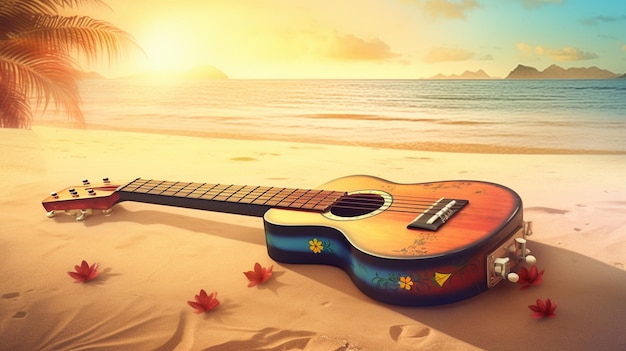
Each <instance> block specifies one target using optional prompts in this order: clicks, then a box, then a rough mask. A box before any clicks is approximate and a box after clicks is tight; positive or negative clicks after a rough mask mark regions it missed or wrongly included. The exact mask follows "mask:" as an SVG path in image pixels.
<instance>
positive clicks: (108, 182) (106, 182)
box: [102, 177, 111, 184]
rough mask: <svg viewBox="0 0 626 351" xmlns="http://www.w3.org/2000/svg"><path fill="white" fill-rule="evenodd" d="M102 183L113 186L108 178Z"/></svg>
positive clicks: (103, 179)
mask: <svg viewBox="0 0 626 351" xmlns="http://www.w3.org/2000/svg"><path fill="white" fill-rule="evenodd" d="M102 182H103V183H104V184H111V180H109V178H108V177H105V178H102Z"/></svg>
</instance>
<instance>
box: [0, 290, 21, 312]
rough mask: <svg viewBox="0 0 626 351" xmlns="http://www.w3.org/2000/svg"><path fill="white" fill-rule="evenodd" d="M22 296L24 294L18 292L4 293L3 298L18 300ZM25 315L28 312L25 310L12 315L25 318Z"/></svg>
mask: <svg viewBox="0 0 626 351" xmlns="http://www.w3.org/2000/svg"><path fill="white" fill-rule="evenodd" d="M20 296H22V294H20V293H18V292H11V293H6V294H2V298H3V299H6V300H17V299H18V298H19V297H20ZM24 317H26V312H24V311H18V312H15V314H13V316H12V318H24Z"/></svg>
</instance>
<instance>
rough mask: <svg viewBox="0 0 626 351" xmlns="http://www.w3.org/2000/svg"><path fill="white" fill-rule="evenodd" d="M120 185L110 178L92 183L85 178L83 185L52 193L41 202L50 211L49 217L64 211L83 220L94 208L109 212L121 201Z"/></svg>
mask: <svg viewBox="0 0 626 351" xmlns="http://www.w3.org/2000/svg"><path fill="white" fill-rule="evenodd" d="M119 186H120V185H114V184H112V183H111V182H110V181H109V179H108V178H104V179H103V181H102V182H101V183H97V184H91V183H90V182H89V181H88V180H87V179H83V182H82V185H77V186H72V187H68V188H65V189H63V190H60V191H54V192H52V193H50V195H49V196H48V197H46V198H45V199H44V200H43V201H42V202H41V204H42V205H43V207H44V208H45V209H46V211H48V213H47V215H48V217H54V215H55V214H56V212H57V211H64V212H65V213H67V214H71V215H75V216H76V220H77V221H82V220H83V219H85V216H86V215H87V214H88V213H91V211H92V210H102V211H103V212H105V213H107V212H109V211H110V210H111V207H113V205H115V204H116V203H117V202H118V201H119V194H118V193H117V188H118V187H119Z"/></svg>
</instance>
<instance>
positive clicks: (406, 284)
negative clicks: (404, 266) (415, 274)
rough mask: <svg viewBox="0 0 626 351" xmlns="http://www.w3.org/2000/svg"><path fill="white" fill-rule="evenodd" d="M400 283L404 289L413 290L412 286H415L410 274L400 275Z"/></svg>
mask: <svg viewBox="0 0 626 351" xmlns="http://www.w3.org/2000/svg"><path fill="white" fill-rule="evenodd" d="M398 284H400V289H404V290H411V287H413V281H412V280H411V277H408V276H407V277H400V281H399V282H398Z"/></svg>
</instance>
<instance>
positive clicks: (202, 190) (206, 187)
mask: <svg viewBox="0 0 626 351" xmlns="http://www.w3.org/2000/svg"><path fill="white" fill-rule="evenodd" d="M215 186H216V185H215V184H206V183H205V184H202V185H200V186H199V187H197V188H196V189H195V190H194V191H192V192H191V193H189V194H187V197H189V198H192V199H199V198H200V197H202V195H204V194H206V193H207V192H209V191H210V190H211V189H213V188H214V187H215Z"/></svg>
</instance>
